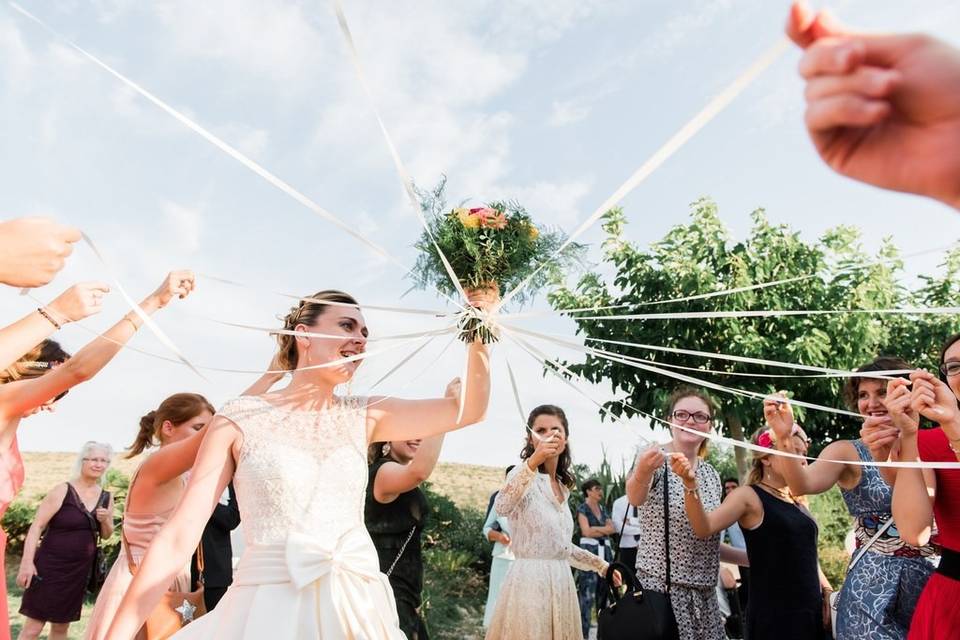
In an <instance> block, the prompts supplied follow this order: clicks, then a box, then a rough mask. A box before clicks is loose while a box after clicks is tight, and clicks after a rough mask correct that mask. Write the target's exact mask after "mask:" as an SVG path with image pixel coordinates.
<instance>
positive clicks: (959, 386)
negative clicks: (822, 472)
mask: <svg viewBox="0 0 960 640" xmlns="http://www.w3.org/2000/svg"><path fill="white" fill-rule="evenodd" d="M958 397H960V334H957V335H955V336H952V337H951V338H950V339H948V340H947V342H946V343H945V344H944V346H943V349H941V351H940V378H937V377H935V376H933V375H932V374H930V373H928V372H926V371H916V372H914V373H913V374H912V375H911V376H910V382H907V381H906V380H900V379H897V380H891V381H890V382H889V384H888V387H887V398H886V405H887V409H888V410H889V412H890V414H891V416H892V417H893V422H894V425H895V426H896V427H897V428H899V430H900V459H901V460H903V461H918V460H922V461H926V462H957V461H958V460H960V403H958V401H957V398H958ZM920 416H923V417H925V418H927V419H929V420H932V421H933V422H935V423H936V424H937V425H939V426H938V427H936V428H935V429H923V430H920V429H918V424H919V417H920ZM893 517H894V520H895V521H896V523H897V528H898V529H899V531H900V536H901V537H902V538H903V539H904V540H905V541H907V542H908V543H910V544H913V545H917V546H921V545H923V544H926V543H927V542H928V541H930V539H931V537H933V541H934V542H937V543H939V544H940V545H941V547H942V554H941V560H940V565H939V566H938V567H937V571H936V573H934V574H933V576H932V577H931V578H930V580H929V581H928V582H927V586H926V588H924V590H923V593H922V594H921V596H920V601H919V602H918V603H917V609H916V611H915V612H914V614H913V621H912V623H911V625H910V633H909V635H908V636H907V637H908V639H909V640H941V639H943V640H946V639H947V638H956V637H957V633H958V630H960V608H958V607H957V606H956V604H957V602H958V601H960V470H954V469H935V470H931V469H923V470H920V469H899V470H898V471H897V476H896V484H895V485H894V490H893ZM934 518H935V519H936V523H937V529H938V533H937V534H936V535H935V536H934V535H933V521H934Z"/></svg>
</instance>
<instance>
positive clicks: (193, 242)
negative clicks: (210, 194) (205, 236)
mask: <svg viewBox="0 0 960 640" xmlns="http://www.w3.org/2000/svg"><path fill="white" fill-rule="evenodd" d="M163 216H164V220H165V221H166V223H167V226H168V228H169V229H170V231H171V233H172V234H173V236H174V238H175V239H176V244H177V246H178V247H179V248H180V249H181V250H183V251H185V252H187V253H195V252H196V251H198V250H199V249H200V235H201V232H202V228H203V220H202V216H203V209H202V208H201V207H186V206H184V205H181V204H177V203H176V202H165V203H164V204H163Z"/></svg>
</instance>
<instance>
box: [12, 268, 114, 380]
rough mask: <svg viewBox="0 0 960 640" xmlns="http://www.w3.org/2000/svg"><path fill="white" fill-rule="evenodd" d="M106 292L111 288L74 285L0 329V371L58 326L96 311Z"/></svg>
mask: <svg viewBox="0 0 960 640" xmlns="http://www.w3.org/2000/svg"><path fill="white" fill-rule="evenodd" d="M109 292H110V287H108V286H107V285H106V284H103V283H102V282H81V283H80V284H75V285H73V286H72V287H70V288H69V289H67V290H66V291H64V292H63V293H61V294H60V295H59V296H57V297H56V298H55V299H54V300H53V302H51V303H50V304H48V305H47V306H46V307H40V309H37V310H36V311H34V312H32V313H29V314H27V315H26V316H24V317H23V318H21V319H20V320H17V321H16V322H14V323H13V324H11V325H9V326H7V327H4V328H2V329H0V369H5V368H7V367H9V366H10V365H11V364H13V363H14V362H16V361H17V360H18V359H19V358H20V357H21V356H23V354H25V353H27V352H28V351H30V349H32V348H34V347H35V346H37V345H38V344H40V343H41V342H42V341H43V340H44V339H46V338H49V337H50V336H51V335H52V334H53V332H54V331H56V330H57V329H58V328H59V327H62V326H63V325H65V324H67V323H68V322H75V321H77V320H82V319H84V318H86V317H87V316H91V315H93V314H95V313H97V312H99V311H100V301H101V299H102V298H103V296H105V295H106V294H107V293H109ZM57 325H59V327H58V326H57Z"/></svg>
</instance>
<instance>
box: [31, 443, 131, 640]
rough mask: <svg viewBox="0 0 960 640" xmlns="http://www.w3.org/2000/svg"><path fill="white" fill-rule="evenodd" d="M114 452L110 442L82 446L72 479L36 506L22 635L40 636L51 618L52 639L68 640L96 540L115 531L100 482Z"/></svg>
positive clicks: (108, 497) (109, 503) (110, 506)
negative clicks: (68, 633)
mask: <svg viewBox="0 0 960 640" xmlns="http://www.w3.org/2000/svg"><path fill="white" fill-rule="evenodd" d="M111 454H112V451H111V449H110V445H108V444H103V443H100V442H88V443H86V444H85V445H83V449H81V451H80V455H79V457H78V458H77V464H76V466H75V472H74V475H73V479H72V480H71V481H69V482H65V483H62V484H58V485H57V486H55V487H54V488H53V489H51V490H50V492H49V493H47V495H46V497H45V498H44V499H43V501H42V502H41V503H40V507H39V508H38V509H37V516H36V518H35V519H34V521H33V524H32V525H30V531H29V532H28V533H27V538H26V540H25V541H24V545H23V558H22V560H21V561H20V572H19V573H18V574H17V584H18V585H20V586H21V587H23V588H25V589H26V591H24V593H23V601H22V603H21V605H20V613H21V614H23V615H24V616H25V620H24V623H23V629H22V630H21V631H20V636H19V638H20V640H33V639H34V638H38V637H39V636H40V632H41V631H43V627H44V625H45V624H46V623H47V622H49V623H50V636H49V637H50V639H51V640H66V638H67V632H68V629H69V628H70V623H71V622H74V621H76V620H79V619H80V610H81V608H82V607H83V597H84V594H85V592H86V590H87V584H88V582H89V580H90V575H91V573H92V571H93V563H94V559H95V557H96V551H97V543H98V541H99V538H101V537H102V538H109V537H110V535H111V534H113V497H112V496H111V495H110V494H109V493H108V492H107V491H104V490H103V487H102V482H103V476H104V474H105V473H106V471H107V468H108V467H109V466H110V456H111ZM41 536H42V538H41ZM38 544H39V548H38Z"/></svg>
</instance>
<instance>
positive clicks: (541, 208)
mask: <svg viewBox="0 0 960 640" xmlns="http://www.w3.org/2000/svg"><path fill="white" fill-rule="evenodd" d="M592 188H593V180H592V179H590V178H583V179H580V180H572V181H569V182H563V183H560V184H558V183H555V182H537V183H534V184H533V185H531V186H527V187H517V188H515V189H514V190H513V193H515V194H516V195H515V196H514V197H516V198H517V200H519V201H520V202H522V203H523V206H524V207H526V208H527V210H529V211H530V213H531V214H532V215H534V216H535V217H536V219H537V220H540V221H543V222H545V223H547V224H551V225H557V226H560V227H563V229H564V230H565V231H567V232H568V233H569V232H570V231H572V230H573V227H574V225H575V224H576V223H578V222H580V221H581V220H583V219H586V217H587V212H586V211H584V210H583V207H582V206H581V203H582V201H583V199H584V197H586V196H587V194H589V193H590V191H591V189H592Z"/></svg>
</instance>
